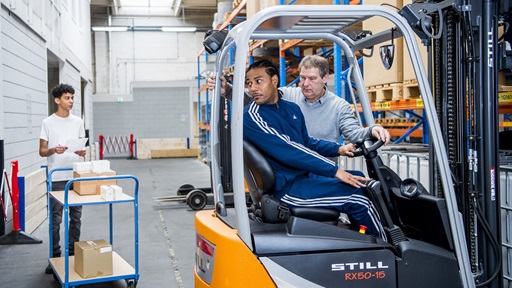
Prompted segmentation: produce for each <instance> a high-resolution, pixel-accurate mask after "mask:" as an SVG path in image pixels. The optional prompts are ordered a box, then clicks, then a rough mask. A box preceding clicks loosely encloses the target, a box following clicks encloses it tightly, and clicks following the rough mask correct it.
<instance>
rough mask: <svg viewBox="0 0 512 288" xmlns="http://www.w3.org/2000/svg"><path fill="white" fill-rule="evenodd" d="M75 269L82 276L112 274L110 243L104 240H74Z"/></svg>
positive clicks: (90, 276)
mask: <svg viewBox="0 0 512 288" xmlns="http://www.w3.org/2000/svg"><path fill="white" fill-rule="evenodd" d="M75 271H76V273H78V275H80V276H81V277H82V278H92V277H98V276H108V275H112V274H113V272H112V271H113V269H112V245H110V243H108V242H107V241H105V240H91V241H80V242H75Z"/></svg>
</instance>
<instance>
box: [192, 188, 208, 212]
mask: <svg viewBox="0 0 512 288" xmlns="http://www.w3.org/2000/svg"><path fill="white" fill-rule="evenodd" d="M207 200H208V196H206V193H204V192H203V191H202V190H199V189H195V190H192V191H190V192H189V193H188V194H187V205H188V206H189V207H190V208H192V210H201V209H203V208H204V206H206V202H207Z"/></svg>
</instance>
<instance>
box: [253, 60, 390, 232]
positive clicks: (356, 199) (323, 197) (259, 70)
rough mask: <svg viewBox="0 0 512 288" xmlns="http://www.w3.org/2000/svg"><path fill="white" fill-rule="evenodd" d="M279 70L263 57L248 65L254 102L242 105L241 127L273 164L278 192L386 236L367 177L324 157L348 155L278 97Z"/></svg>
mask: <svg viewBox="0 0 512 288" xmlns="http://www.w3.org/2000/svg"><path fill="white" fill-rule="evenodd" d="M278 75H279V71H278V69H277V67H276V66H275V65H274V64H272V62H270V61H267V60H262V61H257V62H254V63H253V64H252V65H251V66H249V68H248V69H247V74H246V84H247V87H248V89H249V93H250V94H251V95H252V97H253V102H251V103H250V104H249V105H247V106H246V107H245V109H244V132H243V133H244V139H245V140H248V141H249V142H251V143H253V144H254V145H255V146H256V147H258V148H259V149H260V150H261V151H263V152H264V154H265V157H266V158H267V160H268V161H269V163H270V165H272V167H273V169H274V173H275V176H276V193H275V196H276V198H277V199H279V200H280V201H281V202H283V203H286V204H288V205H292V206H310V207H326V208H336V209H337V210H339V211H340V212H343V213H346V214H347V215H348V216H349V219H350V221H351V223H352V224H356V225H364V226H366V227H367V233H368V234H372V235H375V236H381V237H382V238H383V239H384V240H385V238H386V237H385V235H384V233H383V229H382V225H381V221H380V217H379V215H378V214H377V213H376V211H375V208H374V207H373V204H372V203H371V201H370V200H369V199H368V198H367V197H366V195H365V190H364V189H363V187H365V184H364V183H365V182H367V181H369V180H370V179H368V178H366V177H364V175H363V173H361V172H359V171H354V172H352V173H349V172H347V171H344V170H341V169H338V166H337V164H336V163H335V162H333V161H331V160H329V159H328V158H326V157H334V156H337V155H347V154H348V153H347V151H346V150H347V149H346V147H343V146H341V145H338V144H336V143H335V142H330V141H325V140H318V139H315V138H312V137H310V136H309V135H308V131H307V128H306V124H305V121H304V115H303V114H302V112H301V110H300V108H299V106H298V105H297V104H295V103H292V102H289V101H286V100H283V99H282V98H281V96H280V92H279V90H278V89H277V88H278V83H279V76H278ZM350 155H351V154H350Z"/></svg>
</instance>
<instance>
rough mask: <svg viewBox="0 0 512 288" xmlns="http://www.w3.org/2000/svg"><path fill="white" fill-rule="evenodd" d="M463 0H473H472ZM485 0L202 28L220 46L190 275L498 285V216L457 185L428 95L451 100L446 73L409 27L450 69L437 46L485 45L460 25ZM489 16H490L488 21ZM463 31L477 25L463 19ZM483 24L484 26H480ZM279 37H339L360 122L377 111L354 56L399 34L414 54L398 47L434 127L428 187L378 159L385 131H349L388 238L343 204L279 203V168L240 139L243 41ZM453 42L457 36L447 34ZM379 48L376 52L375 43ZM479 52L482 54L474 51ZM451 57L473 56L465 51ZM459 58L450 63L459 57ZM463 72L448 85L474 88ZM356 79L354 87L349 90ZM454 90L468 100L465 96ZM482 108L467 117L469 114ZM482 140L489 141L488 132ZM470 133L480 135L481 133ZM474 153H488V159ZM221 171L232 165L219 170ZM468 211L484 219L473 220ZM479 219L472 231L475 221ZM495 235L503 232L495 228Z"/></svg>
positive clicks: (225, 280) (249, 280) (278, 9)
mask: <svg viewBox="0 0 512 288" xmlns="http://www.w3.org/2000/svg"><path fill="white" fill-rule="evenodd" d="M383 2H385V1H383ZM414 2H418V1H414ZM420 2H423V1H420ZM462 2H464V3H462ZM469 2H474V3H472V4H473V5H470V4H471V3H469ZM487 2H494V1H442V2H440V3H435V4H427V3H425V4H423V3H415V4H410V5H406V7H404V8H402V9H401V10H400V11H396V10H395V9H394V8H392V7H390V6H373V5H304V6H303V5H283V6H274V7H270V8H267V9H265V10H263V11H260V12H259V13H257V14H255V15H254V16H253V17H251V18H250V19H248V20H247V21H245V22H242V23H240V24H238V25H236V26H235V27H234V28H233V29H231V30H230V31H229V32H228V33H226V32H222V35H217V34H215V32H214V33H213V34H209V35H208V37H207V38H206V39H205V45H207V47H208V49H207V50H208V51H210V52H212V53H215V52H216V50H217V49H216V48H217V47H220V50H218V54H217V58H216V65H215V71H216V72H215V73H216V76H217V85H216V89H215V91H214V93H213V94H214V96H213V100H212V118H211V119H212V120H211V134H210V144H211V151H212V160H211V170H212V189H213V195H214V202H215V209H214V210H213V211H212V210H209V211H208V210H203V211H199V212H197V214H196V217H195V230H196V244H197V249H196V265H195V271H194V272H195V287H218V288H221V287H222V288H226V287H258V288H261V287H308V288H312V287H409V288H413V287H414V288H417V287H425V288H432V287H447V288H448V287H449V288H453V287H475V286H478V287H480V286H482V287H483V286H485V287H503V282H504V280H503V279H502V275H501V273H500V269H501V267H502V266H501V263H500V262H501V255H500V254H501V250H499V249H500V248H499V247H498V250H497V249H495V248H493V247H494V244H495V242H496V237H494V238H493V234H496V235H499V231H498V232H496V231H491V233H487V232H485V231H484V230H488V229H486V228H485V227H487V228H489V227H491V230H493V229H494V230H497V229H495V228H496V227H499V224H498V226H497V225H496V222H493V221H495V220H492V221H491V220H489V222H492V223H491V224H490V225H483V224H480V223H484V222H485V221H486V220H487V219H485V217H486V215H489V214H492V213H493V212H492V210H489V209H491V208H490V207H491V205H487V204H485V203H483V204H481V203H482V202H481V201H483V200H482V199H484V198H485V197H483V198H473V199H472V198H467V199H466V198H460V197H461V196H460V195H462V194H464V193H465V195H469V193H467V191H462V190H463V189H464V185H462V184H461V183H459V182H458V177H459V175H460V174H459V173H457V171H454V170H453V169H454V168H453V167H455V165H453V166H452V164H453V163H452V162H451V161H452V160H451V158H449V155H450V156H451V154H448V153H447V151H449V150H447V146H445V143H447V142H449V141H450V139H448V140H447V139H446V138H443V137H447V135H449V133H447V132H446V130H445V129H446V127H447V126H446V125H445V123H444V122H443V121H440V119H443V117H444V116H443V114H442V113H445V112H444V111H443V112H439V111H437V109H439V108H442V107H448V106H447V105H446V104H443V103H440V104H436V102H435V101H434V98H433V95H432V91H440V94H439V95H437V94H436V101H448V100H446V99H447V98H444V97H441V96H442V94H443V93H444V92H443V91H445V90H443V89H444V88H443V85H444V84H446V83H447V82H446V81H445V80H443V79H437V80H436V82H435V83H434V84H432V86H431V85H430V81H429V78H428V77H427V72H426V71H425V68H424V67H425V66H424V64H423V63H422V57H421V54H420V50H419V46H418V42H417V41H416V34H417V35H418V36H419V37H420V39H421V40H422V42H423V43H425V44H428V45H431V44H432V43H436V41H438V42H437V43H438V44H439V45H437V46H436V47H434V48H432V49H436V50H434V51H435V52H438V53H432V54H433V55H434V58H433V57H430V59H429V60H431V61H433V62H435V61H437V60H439V62H437V63H441V64H440V65H439V66H438V67H437V68H435V69H437V71H438V72H439V73H440V74H442V75H446V74H443V73H450V71H448V69H450V68H451V67H449V66H447V65H444V64H443V63H444V62H445V61H444V60H443V59H444V58H443V57H449V56H450V55H451V54H450V53H451V52H450V51H448V50H446V51H445V48H443V47H446V46H447V43H449V44H451V45H452V46H456V48H460V47H466V46H465V45H469V44H470V46H471V47H470V48H468V49H466V48H462V49H461V50H464V51H466V52H465V53H472V51H474V50H478V51H480V50H483V49H480V48H476V49H475V46H476V45H481V46H482V47H486V45H487V42H486V43H479V42H478V41H481V40H480V39H479V38H478V37H475V36H474V35H470V36H468V35H467V34H466V33H465V32H467V31H466V30H464V29H466V28H467V27H468V26H470V25H471V23H473V22H475V21H476V20H475V19H477V18H478V21H480V22H479V23H480V25H481V28H480V29H484V28H485V27H487V26H486V25H488V23H490V22H492V21H493V20H488V18H489V17H491V16H486V15H493V14H496V13H498V12H497V10H498V6H497V5H494V6H492V7H491V6H485V5H487V4H485V3H487ZM463 4H464V5H463ZM502 6H503V5H501V6H500V9H501V7H502ZM489 9H491V11H488V10H489ZM492 9H496V11H494V12H493V11H492ZM507 11H508V8H507ZM470 12H472V13H473V14H471V13H470ZM475 14H477V15H475ZM446 15H451V16H452V18H451V19H452V20H450V19H449V18H446ZM482 15H483V16H482ZM374 17H377V18H379V19H380V20H382V21H387V22H389V23H390V27H392V28H390V29H387V30H383V31H377V32H375V31H374V32H373V33H372V32H371V31H364V30H357V29H360V28H357V27H361V26H358V24H360V23H362V22H364V21H367V20H368V19H371V18H374ZM453 19H455V20H453ZM449 21H455V22H449ZM453 23H459V24H457V25H460V26H459V28H457V29H456V30H454V31H459V32H460V31H461V29H462V31H463V32H460V33H459V32H457V33H459V34H457V35H456V37H454V38H449V37H441V36H445V35H446V34H447V33H451V32H450V31H451V30H450V29H451V28H453ZM486 23H487V24H486ZM492 23H494V22H492ZM492 23H491V24H489V25H496V24H492ZM455 27H457V26H455ZM460 27H462V28H460ZM434 31H435V33H434ZM468 31H470V32H471V33H472V32H473V31H472V30H471V29H468ZM482 35H487V33H483V32H482ZM471 36H472V37H471ZM210 37H212V38H210ZM475 38H477V39H475ZM286 39H306V40H324V41H331V42H333V43H334V44H336V45H335V49H339V50H338V52H340V55H341V53H342V55H343V57H344V58H343V59H344V65H345V67H344V68H343V69H344V71H347V73H348V74H347V76H346V78H347V80H348V81H347V82H346V83H351V85H352V88H353V89H346V91H348V92H347V93H348V95H349V96H351V97H352V101H353V102H356V101H357V103H358V105H360V107H361V109H360V110H361V111H362V116H363V117H364V120H365V122H366V124H368V125H371V124H373V123H374V119H373V113H372V110H371V104H370V101H369V99H368V95H367V92H366V90H365V83H364V81H363V77H362V73H361V68H360V65H359V64H360V63H358V60H359V58H360V57H361V56H363V55H367V54H368V53H369V51H372V52H373V47H375V48H377V47H380V46H382V45H389V44H390V43H393V42H395V43H396V41H397V40H398V39H403V41H404V46H406V47H407V50H408V51H409V54H410V55H404V57H410V60H411V62H412V66H413V69H414V73H415V75H416V78H417V84H418V89H419V92H420V94H421V99H422V103H423V106H424V113H425V116H426V119H427V121H428V128H429V129H430V138H429V147H430V151H431V153H430V159H431V160H430V161H429V163H430V166H432V167H431V169H430V171H431V172H430V173H431V174H432V175H434V174H435V176H436V177H431V182H432V183H431V185H430V187H424V186H423V185H422V184H421V183H420V182H419V181H418V180H417V179H413V178H406V179H401V177H399V176H398V175H397V173H395V171H393V170H392V169H390V168H389V167H387V166H386V165H384V164H383V162H382V160H381V158H380V154H379V153H378V149H379V148H380V146H381V145H382V142H380V141H375V140H373V139H361V142H360V143H356V144H357V145H356V146H358V154H359V155H361V157H364V159H365V160H366V166H367V170H368V171H364V172H365V174H367V176H368V177H369V178H372V179H373V180H372V181H371V182H370V183H368V184H367V187H366V188H365V189H366V190H367V191H366V192H367V194H368V196H369V198H370V199H371V201H372V202H373V204H374V206H375V207H376V210H377V211H378V212H379V214H380V216H381V219H382V225H383V227H384V229H385V232H386V235H387V241H384V240H382V239H380V238H379V239H377V238H376V237H374V236H371V235H366V234H361V233H359V231H354V230H351V229H350V228H347V227H346V226H345V225H340V223H338V217H339V213H337V212H335V213H333V210H326V209H322V208H305V207H287V208H288V209H282V206H283V205H280V203H278V202H277V200H276V199H275V198H274V197H273V193H274V191H273V189H274V187H275V185H274V179H275V178H274V174H273V170H272V167H271V166H270V165H269V163H268V162H267V161H266V160H265V158H264V157H263V156H262V154H261V153H260V151H258V149H257V148H256V147H254V146H253V145H251V143H249V142H244V140H243V123H242V122H243V115H242V114H243V108H244V107H243V103H244V102H243V95H244V83H245V70H246V63H247V62H248V61H250V60H252V59H250V58H249V53H248V52H249V51H248V50H249V48H248V46H249V45H248V44H249V43H250V41H251V40H286ZM482 39H484V38H483V37H482ZM485 39H487V38H485ZM450 41H452V42H450ZM457 41H463V43H459V42H457ZM496 41H497V40H496ZM477 42H478V43H477ZM457 43H459V44H460V45H453V44H457ZM468 43H469V44H468ZM430 47H432V46H430ZM467 47H469V46H467ZM388 48H389V49H388V50H393V49H394V47H388ZM407 50H405V49H404V51H407ZM375 51H376V52H375V53H379V50H378V48H377V49H375ZM467 51H470V52H467ZM484 51H485V50H484ZM233 52H234V53H233ZM395 52H396V51H395ZM480 52H481V51H480ZM463 54H464V53H463ZM228 55H235V57H234V63H233V67H231V68H232V69H231V71H233V94H232V95H233V97H232V98H233V99H232V103H231V105H232V106H231V108H232V110H231V115H230V116H231V117H230V128H231V131H230V137H219V135H220V130H221V129H224V127H223V126H221V125H219V123H220V121H219V120H220V117H221V115H222V111H221V105H222V103H223V102H224V101H226V100H225V99H224V98H222V97H221V95H220V88H219V87H220V80H219V76H221V75H222V71H224V70H227V66H228V63H227V62H228V61H227V60H228ZM390 56H391V57H387V58H385V59H384V60H386V61H390V63H388V65H393V63H392V58H393V57H392V55H390ZM457 56H458V57H465V56H467V55H465V54H464V55H462V54H457ZM470 56H472V57H471V59H472V61H477V60H476V59H477V57H474V55H470ZM435 57H440V59H436V58H435ZM389 58H391V59H389ZM395 58H396V57H395ZM457 59H460V58H457ZM478 61H487V60H486V59H485V57H484V56H482V57H480V58H478ZM394 65H397V64H396V63H395V64H394ZM457 65H472V63H470V61H465V60H464V61H461V63H457ZM457 65H454V66H455V67H458V68H461V66H457ZM472 67H473V66H472ZM368 69H371V67H370V68H368ZM493 69H496V68H493ZM428 70H431V69H428ZM467 71H469V72H471V73H469V72H468V73H469V74H471V77H475V78H473V80H475V79H477V78H478V77H480V76H479V75H480V74H482V73H481V71H479V72H478V71H477V72H475V71H472V70H471V69H469V68H468V69H466V68H464V67H463V66H462V69H460V71H459V72H460V73H459V74H457V75H460V76H461V77H469V76H467V74H465V73H466V72H467ZM496 71H497V70H496ZM461 77H459V78H458V79H461ZM281 78H283V77H281ZM338 79H341V77H340V78H338ZM448 80H449V79H448ZM448 80H447V81H448ZM477 80H478V79H477ZM336 81H338V80H336ZM464 81H465V80H463V82H462V83H458V84H457V85H458V87H459V88H460V89H462V90H461V91H460V92H458V93H459V94H457V93H455V94H454V95H455V96H456V97H473V96H474V93H467V91H465V89H474V88H475V87H474V83H475V81H468V82H464ZM476 82H478V81H476ZM335 85H336V84H335ZM435 85H439V89H437V90H433V88H432V87H434V88H435V87H437V86H435ZM353 90H356V91H357V95H358V97H357V99H356V97H355V95H354V93H353V92H352V91H353ZM477 90H478V89H477ZM472 91H473V90H472ZM473 92H474V91H473ZM436 93H437V92H436ZM443 95H444V94H443ZM468 95H469V96H468ZM437 97H440V98H437ZM438 99H441V100H438ZM455 102H456V103H461V104H460V105H465V103H467V102H468V101H465V100H458V101H455ZM452 103H454V102H452ZM436 105H439V106H436ZM490 105H492V104H490ZM459 109H460V110H459V111H460V112H459V113H463V112H464V111H468V109H465V108H464V106H461V107H459ZM355 110H356V113H361V112H360V111H357V110H358V109H355ZM476 110H478V108H477V109H475V111H476ZM438 113H441V114H438ZM447 113H448V112H447ZM470 113H471V111H470ZM476 113H480V112H479V111H477V112H476ZM470 116H471V115H467V117H465V118H464V119H461V121H466V120H467V119H469V118H470ZM473 116H476V115H473ZM473 116H471V117H473ZM483 118H485V117H475V121H473V122H471V125H473V124H474V123H477V120H478V119H483ZM482 121H487V120H485V119H484V120H482ZM495 124H496V123H495ZM484 126H485V125H484ZM488 127H492V125H488ZM494 127H497V125H496V126H494ZM467 129H468V128H467V127H466V128H463V129H460V130H457V129H455V128H453V129H452V130H450V132H453V133H460V135H465V133H467ZM492 129H493V128H489V130H492ZM496 129H497V128H496ZM482 131H484V129H482ZM226 139H230V145H225V143H222V142H223V141H226ZM464 139H466V140H467V138H464ZM475 139H476V138H475ZM485 141H488V142H489V143H491V142H493V141H495V140H494V139H486V140H485ZM471 145H474V146H475V147H477V146H478V143H472V144H471ZM467 146H470V145H464V144H462V145H459V146H457V147H460V149H461V150H460V151H459V154H464V153H466V152H467V151H466V150H464V149H466V147H467ZM225 147H229V149H226V148H225ZM478 149H480V148H478ZM450 153H451V152H450ZM466 158H467V157H462V160H461V161H466V160H465V159H466ZM225 159H227V160H225ZM482 161H484V162H485V159H482ZM227 168H229V169H227ZM480 170H481V171H483V170H484V169H480ZM225 171H229V172H230V173H231V175H225V174H226V172H225ZM225 177H232V184H233V197H234V205H233V206H234V207H232V208H228V207H227V206H226V205H225V200H224V192H225V191H226V188H225V187H223V184H222V183H223V178H225ZM482 177H484V176H482ZM477 178H478V177H477ZM477 178H475V179H477ZM244 179H245V181H246V182H247V185H248V187H249V190H250V196H251V197H250V198H251V199H250V201H249V204H248V203H247V201H246V195H245V188H244ZM454 180H457V182H455V181H454ZM455 184H456V185H455ZM480 193H481V194H478V193H475V194H474V195H475V197H477V196H478V195H482V194H484V195H487V193H490V192H488V191H485V189H484V188H482V189H481V191H480ZM467 203H469V204H467ZM471 203H473V204H471ZM475 203H478V204H480V206H482V207H483V209H487V213H484V214H483V216H480V215H481V214H478V216H476V215H477V214H476V212H475V211H476V210H478V209H480V207H478V206H476V205H477V204H475ZM466 204H467V207H473V208H477V209H461V205H466ZM494 204H496V203H494ZM472 205H473V206H472ZM229 206H231V205H229ZM497 207H498V209H499V206H497ZM496 211H499V210H494V213H497V212H496ZM476 218H482V219H478V221H477V220H475V221H471V219H473V220H474V219H476ZM482 221H483V222H482ZM498 221H499V219H498ZM475 223H477V224H475ZM498 223H499V222H498ZM487 224H488V223H487ZM472 225H475V226H472ZM484 226H485V227H484ZM475 229H476V230H480V232H478V233H476V232H475V231H476V230H475ZM475 237H476V238H475ZM478 237H482V238H478ZM485 237H487V238H485ZM497 239H498V240H499V239H500V238H499V236H498V237H497ZM491 242H493V243H491ZM498 246H499V245H498Z"/></svg>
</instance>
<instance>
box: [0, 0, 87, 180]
mask: <svg viewBox="0 0 512 288" xmlns="http://www.w3.org/2000/svg"><path fill="white" fill-rule="evenodd" d="M0 3H1V5H2V7H1V8H0V10H1V12H2V25H1V26H0V30H1V31H0V32H1V35H2V42H1V43H0V45H1V47H2V59H1V60H2V62H1V65H2V68H3V69H2V72H3V73H2V74H0V100H1V102H0V103H1V105H0V106H1V108H0V119H1V120H0V139H4V142H5V163H4V165H5V166H6V167H10V162H11V161H13V160H18V161H19V170H20V175H26V174H28V173H30V172H32V171H34V169H37V168H39V166H40V165H41V164H45V163H46V159H45V158H41V157H40V156H39V153H38V149H39V134H40V129H41V128H40V127H41V121H42V119H44V118H45V117H47V116H48V112H47V111H48V105H49V104H51V103H49V101H48V98H49V96H48V93H49V91H48V82H47V81H48V76H47V66H48V62H47V60H48V59H47V51H51V52H52V53H53V54H54V55H56V56H57V58H58V59H57V61H58V62H59V66H60V67H61V70H60V73H59V74H60V75H59V82H68V83H70V84H71V85H73V86H74V88H75V90H76V91H77V95H76V96H77V97H76V98H77V99H80V96H81V87H80V84H81V81H82V80H85V81H86V82H92V68H91V55H92V53H91V45H90V43H91V40H90V35H91V34H90V30H91V29H90V7H89V5H90V3H89V1H88V0H73V1H70V0H37V1H36V0H1V1H0ZM85 91H86V93H89V95H84V97H85V99H87V100H88V101H90V94H91V89H90V88H89V89H85ZM78 102H79V103H76V104H75V107H74V109H73V113H74V114H76V115H81V114H82V111H81V100H79V101H78ZM84 104H85V107H86V109H87V108H89V109H90V108H91V107H92V105H90V103H84ZM85 113H86V114H90V115H91V117H92V111H85ZM90 123H92V122H90ZM90 123H89V124H90ZM86 129H91V127H88V126H87V124H86Z"/></svg>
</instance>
